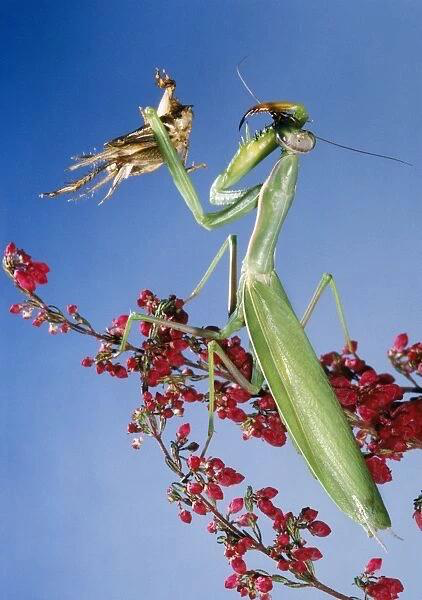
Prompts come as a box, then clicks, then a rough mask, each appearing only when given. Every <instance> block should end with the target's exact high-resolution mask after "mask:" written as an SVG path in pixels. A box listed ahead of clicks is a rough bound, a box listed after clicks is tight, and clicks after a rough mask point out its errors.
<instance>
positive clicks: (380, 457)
mask: <svg viewBox="0 0 422 600" xmlns="http://www.w3.org/2000/svg"><path fill="white" fill-rule="evenodd" d="M356 351H357V344H356V342H353V352H350V350H349V349H348V348H345V349H344V350H343V352H342V353H341V354H339V353H337V352H330V353H329V354H325V355H323V356H322V357H321V362H322V364H323V366H324V368H325V370H326V372H327V375H328V377H329V380H330V383H331V385H332V386H333V389H334V391H335V393H336V395H337V398H338V399H339V402H340V404H341V405H342V406H343V408H344V410H345V412H346V415H347V416H348V418H349V420H350V422H351V425H352V426H353V427H354V428H355V435H356V439H357V441H358V443H359V444H360V446H361V447H362V449H363V450H364V451H365V457H366V463H367V465H368V468H369V470H370V472H371V474H372V476H373V478H374V480H375V481H376V483H378V484H382V483H386V482H388V481H391V479H392V475H391V471H390V469H389V467H388V466H387V464H386V460H387V459H392V460H400V459H401V457H402V454H403V452H406V451H407V450H411V449H413V448H416V447H420V446H421V444H422V397H417V398H413V399H411V400H409V401H405V402H400V400H402V399H403V394H404V390H403V388H402V387H401V386H399V385H397V384H396V383H395V382H394V381H395V380H394V377H393V376H392V375H390V374H388V373H381V374H378V373H376V371H375V370H374V369H373V368H372V367H370V366H369V365H367V364H366V362H365V361H364V360H362V359H361V358H359V356H358V355H357V354H356Z"/></svg>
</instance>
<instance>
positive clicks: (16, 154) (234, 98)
mask: <svg viewBox="0 0 422 600" xmlns="http://www.w3.org/2000/svg"><path fill="white" fill-rule="evenodd" d="M421 22H422V6H421V4H420V2H418V1H405V0H402V1H401V2H391V1H388V0H378V1H377V0H373V1H371V2H362V1H355V2H349V1H343V0H341V1H336V2H329V1H324V0H321V1H319V2H311V1H304V2H300V3H295V2H291V1H289V2H285V1H274V0H267V1H266V2H252V1H243V2H240V1H227V0H226V1H220V0H214V1H213V2H205V1H196V2H187V1H185V2H161V3H158V2H151V1H144V2H139V1H138V2H135V1H130V0H120V1H119V2H112V1H103V2H95V1H92V0H90V1H84V2H81V1H77V0H74V1H73V2H52V1H43V0H39V1H38V2H23V3H22V2H15V1H13V2H7V1H5V0H4V1H3V2H2V6H1V8H0V27H1V37H0V44H1V56H2V63H1V67H0V68H1V84H2V85H1V89H2V94H1V97H0V103H1V115H2V159H1V168H2V174H1V190H0V193H1V209H0V210H1V211H2V218H1V234H2V238H3V241H4V244H6V243H7V242H8V241H9V240H14V241H15V242H16V243H17V244H18V245H19V246H20V247H24V248H25V249H26V250H27V251H29V252H30V253H31V254H32V255H33V257H34V258H35V259H38V260H45V261H47V262H48V263H49V264H50V266H51V268H52V272H51V274H50V282H49V286H48V287H47V288H42V290H40V291H41V293H42V295H43V297H44V298H45V299H46V300H47V301H48V302H51V303H54V304H57V305H59V306H62V307H64V306H65V305H66V304H67V303H71V302H72V303H73V302H74V303H77V304H78V305H79V306H80V309H81V311H82V313H83V314H84V315H86V316H88V317H89V318H91V319H92V322H93V324H94V325H95V326H96V327H97V328H99V329H100V328H102V327H105V326H107V325H108V324H109V323H110V322H111V319H112V318H113V317H115V316H117V315H118V314H120V313H122V312H128V310H129V309H130V308H131V307H132V308H133V307H134V306H135V299H136V296H137V293H138V291H139V290H140V289H142V288H145V287H149V288H151V289H152V290H154V291H155V292H157V293H158V294H162V295H166V294H168V293H172V292H175V293H178V294H179V295H181V296H184V295H186V294H187V293H188V292H189V291H190V290H191V288H192V287H193V285H194V283H195V282H196V281H197V280H198V279H199V277H200V275H201V273H202V271H203V269H204V267H205V266H206V265H207V264H208V263H209V261H210V259H211V257H212V256H213V253H214V252H215V250H216V249H217V247H218V246H219V244H220V243H221V242H222V240H223V239H224V238H225V237H226V236H227V234H228V233H230V232H235V233H238V234H239V236H240V240H241V241H240V248H241V250H244V247H245V244H246V241H247V239H248V235H249V232H250V229H251V226H252V223H253V220H252V219H253V218H252V217H251V218H247V219H246V220H245V222H242V223H239V224H235V225H234V226H231V227H230V228H224V229H222V230H219V231H215V232H212V233H208V232H206V231H205V230H202V229H200V228H199V227H198V226H197V225H196V224H195V223H194V221H193V219H192V217H191V215H190V214H189V212H188V211H187V209H186V207H185V206H184V204H183V202H182V200H181V199H180V197H179V196H178V194H177V193H176V191H175V189H174V187H173V185H172V183H171V181H170V178H169V176H168V174H167V173H166V171H165V170H164V169H162V170H160V171H158V172H157V173H155V174H153V175H148V176H145V177H143V178H132V179H131V180H130V181H127V182H125V183H124V185H123V186H122V187H121V189H120V190H119V191H118V193H117V194H116V195H115V196H114V197H113V198H112V199H111V200H110V201H109V202H107V203H106V204H105V205H103V206H102V207H98V206H97V204H96V201H95V200H93V199H85V200H82V201H80V202H78V203H67V202H66V201H65V199H57V200H47V199H43V200H41V199H40V198H39V197H38V194H39V193H40V192H41V191H48V190H51V189H55V188H56V187H58V186H59V185H61V184H62V183H63V182H64V181H65V179H66V177H68V175H66V174H65V173H64V169H65V167H67V166H68V164H69V162H70V161H69V158H70V156H73V155H75V154H78V153H81V152H83V151H90V150H92V149H93V148H94V147H97V148H100V147H101V144H102V143H103V142H104V141H105V140H107V139H110V138H112V137H115V136H117V135H119V134H122V133H125V132H127V131H130V130H132V129H135V128H136V127H138V126H139V116H138V109H137V107H138V105H142V106H146V105H156V104H157V101H158V99H159V97H160V93H159V91H158V90H157V89H156V88H155V86H154V84H153V80H152V76H153V70H154V67H156V66H159V67H165V68H166V69H167V70H168V71H169V73H170V74H171V75H172V76H173V77H174V78H175V79H176V80H177V91H178V96H179V97H180V99H181V100H182V101H183V102H185V103H192V104H194V107H195V124H194V130H193V133H192V142H191V151H190V158H191V159H192V160H195V161H205V162H207V163H208V167H209V168H208V170H207V171H204V172H200V173H197V174H195V175H194V180H195V183H196V184H197V186H198V189H199V191H200V193H201V196H202V197H203V198H204V201H205V199H206V197H207V190H208V188H209V185H210V183H211V182H212V180H213V178H214V177H215V175H216V174H217V173H218V172H219V171H220V170H221V169H222V168H224V166H225V165H226V163H227V162H228V160H229V159H230V157H231V156H232V154H233V153H234V151H235V150H236V147H237V143H238V131H237V124H238V121H239V117H240V116H241V115H242V114H243V113H244V112H245V110H246V109H247V108H248V107H249V106H250V105H251V104H253V103H254V101H253V100H252V99H251V98H250V97H249V96H248V95H247V93H246V92H245V90H244V88H243V87H242V85H241V84H240V82H239V80H238V78H237V76H236V74H235V66H236V63H237V62H238V61H239V60H240V59H241V58H242V57H243V56H245V55H247V56H248V57H249V58H248V60H247V62H246V63H244V65H243V70H244V73H245V76H246V78H247V80H248V82H249V84H250V85H251V86H252V87H253V88H254V90H255V91H256V93H257V95H258V96H259V97H261V98H263V99H267V100H276V99H291V100H298V101H302V102H304V103H305V104H306V106H308V108H309V110H310V113H311V116H312V118H313V119H314V123H313V126H312V127H313V130H314V131H315V132H316V133H319V134H320V135H322V136H323V137H328V138H331V139H334V140H336V141H338V142H340V143H347V144H350V145H354V146H358V147H362V148H365V149H367V150H370V151H374V152H381V153H391V154H393V155H398V156H400V157H402V158H404V159H408V160H410V161H412V162H414V163H415V166H414V167H413V168H408V167H404V166H401V165H398V164H395V163H392V162H388V161H383V160H379V159H375V158H369V157H365V156H362V155H358V154H354V153H351V152H345V151H342V150H337V149H335V148H333V147H330V146H327V145H325V144H322V143H321V144H318V146H317V148H316V150H315V151H314V152H313V153H312V154H311V155H310V156H307V157H304V158H303V161H302V169H301V173H300V182H299V186H298V194H297V200H296V204H295V206H294V209H293V210H292V212H291V215H290V216H289V219H288V222H287V224H286V226H285V229H284V231H283V234H282V236H281V240H280V244H279V250H278V256H277V265H278V270H279V273H280V275H281V278H282V280H283V281H284V282H285V283H286V288H287V290H288V293H289V294H290V295H291V298H292V301H293V304H294V305H295V306H296V307H297V308H298V311H299V312H302V311H303V309H304V307H305V305H306V303H307V301H308V299H309V297H310V295H311V292H312V290H313V288H314V286H315V285H316V282H317V280H318V279H319V277H320V274H321V273H322V272H323V271H331V272H333V273H334V274H335V276H336V278H337V282H338V285H339V288H340V290H341V292H342V296H343V299H344V303H345V308H346V311H347V315H348V319H349V323H350V327H351V331H352V334H353V337H354V338H356V339H358V340H359V343H360V350H361V354H362V356H363V357H364V358H365V359H366V360H367V361H368V362H370V363H371V364H373V365H374V366H375V367H376V368H377V369H379V370H380V371H382V370H386V369H388V363H387V360H386V356H385V351H386V349H387V348H388V347H389V345H390V343H391V341H392V340H393V338H394V336H395V335H396V334H397V333H399V332H401V331H408V332H409V334H410V335H411V336H412V337H413V339H414V340H416V339H417V336H418V335H419V336H420V332H421V317H420V298H421V293H422V289H421V268H420V265H421V244H420V237H419V234H420V226H421V217H422V214H421V199H420V187H421V131H422V129H421V122H422V116H421V114H422V113H421V108H420V107H421V104H422V102H421V101H422V97H421V62H420V61H421V55H422V43H421V33H420V24H421ZM264 122H265V120H261V121H260V120H259V119H256V120H254V121H251V126H255V125H256V126H257V127H258V126H259V125H260V124H262V123H264ZM273 161H274V158H273V157H271V158H270V159H269V160H268V161H267V163H266V164H265V165H264V166H263V167H262V169H261V170H260V171H259V172H258V173H257V174H254V175H253V176H251V177H250V181H251V182H252V181H253V182H256V181H258V180H259V177H263V176H264V175H265V173H267V172H268V169H269V168H270V167H271V164H272V163H273ZM99 198H100V197H99ZM0 285H1V289H2V292H1V298H2V301H1V305H2V308H1V312H0V315H1V317H0V318H1V327H2V329H1V330H2V332H3V342H2V354H3V359H2V417H3V418H2V434H1V445H2V464H1V468H2V477H3V478H4V479H5V483H4V485H3V486H2V487H3V492H2V499H1V513H2V515H3V524H2V529H3V531H2V534H3V540H4V542H3V571H2V575H1V576H2V584H1V587H2V589H3V590H4V591H3V597H4V598H7V599H8V600H56V599H57V598H60V599H61V600H74V599H78V600H92V599H93V598H94V599H95V598H101V599H102V600H120V599H122V598H124V599H125V600H134V599H135V598H142V597H145V598H147V597H148V598H157V599H160V598H168V597H169V596H171V597H172V598H175V599H179V598H180V599H182V598H183V599H190V598H192V599H193V598H197V597H201V598H207V599H208V598H210V599H211V598H213V599H216V598H229V597H233V598H234V597H235V592H226V591H225V590H224V588H223V580H224V578H225V577H226V576H227V575H228V574H229V573H230V569H229V567H228V565H227V564H226V562H225V560H224V558H223V557H222V548H221V547H219V546H218V545H217V544H216V543H215V539H214V538H212V537H211V536H209V535H208V534H206V533H204V528H205V524H206V519H204V518H200V517H197V518H195V519H194V523H193V524H192V525H191V526H190V527H188V526H186V525H183V524H182V523H181V522H180V521H179V520H178V518H177V510H176V507H174V506H170V505H168V504H167V502H166V498H165V490H166V487H167V485H168V483H169V482H170V481H171V479H172V476H171V473H170V472H169V471H166V470H165V469H164V466H163V463H162V460H161V457H160V455H159V452H158V448H156V447H155V445H154V443H153V442H152V441H149V440H147V441H146V443H145V445H144V446H143V448H142V450H141V451H140V452H139V453H136V452H134V451H133V450H131V448H130V438H128V436H127V435H126V433H125V429H126V424H127V422H128V419H129V415H130V413H131V411H132V410H133V409H134V408H135V407H136V406H137V404H138V401H139V391H138V387H137V382H136V380H135V378H133V379H129V380H125V381H117V380H112V379H111V378H109V377H107V376H106V375H103V376H102V377H101V378H100V377H96V376H95V375H94V372H93V371H92V370H88V369H82V368H81V367H80V365H79V361H80V359H81V358H82V357H83V356H85V355H86V354H93V353H94V352H95V345H94V343H93V342H92V341H91V340H90V339H87V338H82V337H78V336H76V335H74V334H69V335H68V336H61V337H56V338H52V337H50V336H48V334H47V333H46V329H44V330H43V331H38V330H35V329H34V328H32V327H31V325H30V323H27V322H23V321H22V320H21V319H20V318H16V317H12V316H11V315H9V314H7V309H8V306H9V305H10V304H11V303H13V302H16V301H18V300H19V296H18V295H17V293H16V292H15V291H14V289H13V287H12V286H11V285H10V283H9V282H8V281H6V279H5V278H3V279H2V280H1V283H0ZM225 286H226V274H225V267H223V266H221V268H220V269H219V270H218V273H217V274H216V275H215V277H214V278H213V279H212V280H211V281H210V282H209V285H208V287H207V289H206V290H205V292H204V294H203V296H202V297H201V298H200V299H199V300H198V301H197V302H196V303H195V304H194V305H192V307H191V321H192V323H197V324H205V323H209V322H211V321H212V322H215V323H224V320H225V292H224V291H223V290H225ZM309 333H310V337H311V339H312V341H313V343H314V345H315V348H316V349H317V352H326V351H329V350H332V349H338V348H340V347H341V345H342V337H341V332H340V328H339V326H338V324H337V321H336V318H335V313H334V306H333V302H332V299H331V298H330V297H329V295H327V297H326V298H324V300H323V301H322V302H321V306H320V307H319V309H318V311H317V312H316V316H315V318H314V319H313V321H312V323H311V326H310V327H309ZM184 420H185V419H184ZM189 420H190V421H191V422H192V424H193V426H194V437H195V438H196V439H198V440H201V439H202V438H203V436H204V433H205V428H206V415H205V412H204V411H203V409H202V410H201V408H200V407H196V410H195V407H194V409H192V416H191V417H189ZM213 443H214V446H213V448H212V451H213V453H214V454H215V455H221V456H222V457H223V458H225V459H226V460H227V461H228V462H230V463H231V464H232V465H233V466H235V467H236V468H237V469H238V470H240V471H241V472H244V473H245V474H246V475H247V477H248V482H250V483H251V484H252V485H254V486H256V487H260V486H263V485H275V486H277V487H279V488H280V495H279V497H278V505H279V506H281V507H282V508H283V509H286V510H288V509H292V510H294V511H297V510H299V509H300V508H301V507H302V506H306V505H311V506H313V507H316V508H318V509H319V510H320V517H321V518H322V519H323V520H326V521H328V523H330V525H331V526H332V528H333V534H332V536H331V537H330V538H327V539H326V540H321V542H320V543H319V544H318V546H319V547H320V548H321V549H322V551H323V552H324V554H325V557H324V560H322V561H320V562H319V563H318V564H317V571H318V574H319V575H320V578H321V580H322V581H324V582H326V583H327V584H330V585H333V586H334V587H338V588H339V589H340V590H342V591H343V592H344V593H349V594H353V593H354V594H355V595H358V593H357V590H356V589H355V588H353V587H352V586H351V584H352V581H353V576H354V575H355V574H357V573H358V572H360V571H361V569H362V568H363V566H364V565H365V564H366V561H367V560H368V559H369V558H370V557H372V556H383V557H384V566H385V568H384V573H385V574H386V575H390V576H393V577H399V578H401V579H402V580H403V581H404V582H405V584H406V592H405V593H404V595H403V596H402V597H403V598H405V599H411V600H414V599H419V598H421V594H420V577H419V572H418V571H417V569H418V568H420V562H419V561H418V560H417V556H418V552H419V550H418V549H417V544H420V540H421V533H420V532H418V531H417V529H416V526H415V524H414V522H412V520H411V513H412V504H411V501H412V498H413V497H415V496H416V495H417V494H418V492H419V489H420V486H421V482H420V473H421V469H420V462H419V463H418V458H419V457H418V456H417V453H416V452H413V453H409V454H408V455H406V456H405V458H404V459H403V461H402V463H400V464H395V463H394V464H393V465H392V466H393V470H394V481H393V483H390V484H388V485H386V486H384V487H383V490H382V491H383V494H384V497H385V500H386V503H387V504H388V506H389V509H390V512H391V516H392V519H393V523H394V528H395V530H396V531H397V533H398V534H400V535H401V536H402V537H403V538H404V541H403V542H402V541H399V540H397V539H395V538H394V537H392V536H389V535H388V534H387V535H385V536H384V541H385V543H386V545H387V546H388V549H389V553H388V554H384V553H383V551H382V550H381V549H380V548H379V547H378V546H377V544H376V543H375V542H374V541H371V540H368V539H366V537H365V535H364V533H363V531H362V530H361V529H360V528H359V527H358V526H357V525H355V524H354V523H352V522H351V521H349V520H348V519H347V518H346V517H344V516H343V515H341V514H340V513H339V512H338V511H337V510H336V509H335V507H334V505H333V504H332V503H331V502H330V501H329V499H328V498H327V497H326V496H325V495H324V494H323V492H322V491H321V490H320V488H319V486H318V484H317V483H316V482H314V481H313V480H312V478H311V477H310V476H309V473H308V471H307V469H306V467H305V466H304V464H303V463H302V462H301V460H300V459H299V458H298V457H297V455H296V454H295V452H294V450H292V448H291V447H285V448H283V449H280V450H275V449H273V448H270V447H267V446H265V445H264V444H262V443H260V442H259V441H250V442H249V443H244V442H242V441H241V439H240V434H239V431H238V430H236V429H235V427H234V426H233V425H232V424H230V423H227V424H226V423H224V424H223V423H219V424H218V435H217V438H216V440H215V441H214V442H213ZM317 541H318V540H317ZM419 556H420V554H419ZM248 564H249V565H250V566H251V567H252V566H254V565H260V566H262V567H265V563H263V562H261V561H260V559H258V558H257V562H255V559H254V555H253V554H250V555H248ZM415 571H416V572H415ZM418 590H419V591H418ZM274 597H275V598H278V597H279V598H286V599H290V598H292V599H293V598H296V599H297V598H302V597H303V598H308V597H309V598H311V597H315V598H316V597H322V595H321V594H319V592H315V591H309V592H308V591H297V590H288V589H286V588H283V589H281V588H280V589H279V590H276V591H275V592H274Z"/></svg>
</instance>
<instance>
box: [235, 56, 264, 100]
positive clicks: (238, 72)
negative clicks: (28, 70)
mask: <svg viewBox="0 0 422 600" xmlns="http://www.w3.org/2000/svg"><path fill="white" fill-rule="evenodd" d="M247 58H248V57H247V56H244V57H243V58H242V59H241V60H239V62H238V63H237V65H236V71H237V74H238V76H239V79H240V81H241V82H242V83H243V85H244V86H245V88H246V90H247V91H248V92H249V93H250V95H251V96H252V98H253V99H254V100H256V101H257V102H258V104H261V100H260V99H259V98H258V97H257V96H256V95H255V94H254V93H253V91H252V90H251V88H250V87H249V86H248V84H247V83H246V81H245V79H244V78H243V76H242V73H241V72H240V68H239V67H240V65H241V64H242V63H243V62H245V60H246V59H247Z"/></svg>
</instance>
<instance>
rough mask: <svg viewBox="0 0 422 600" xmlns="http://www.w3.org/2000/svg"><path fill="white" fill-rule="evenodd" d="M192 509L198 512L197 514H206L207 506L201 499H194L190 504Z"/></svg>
mask: <svg viewBox="0 0 422 600" xmlns="http://www.w3.org/2000/svg"><path fill="white" fill-rule="evenodd" d="M192 510H193V512H196V514H198V515H206V514H207V512H208V511H207V507H206V506H205V504H204V503H203V502H202V500H196V501H195V502H194V503H193V504H192Z"/></svg>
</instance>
